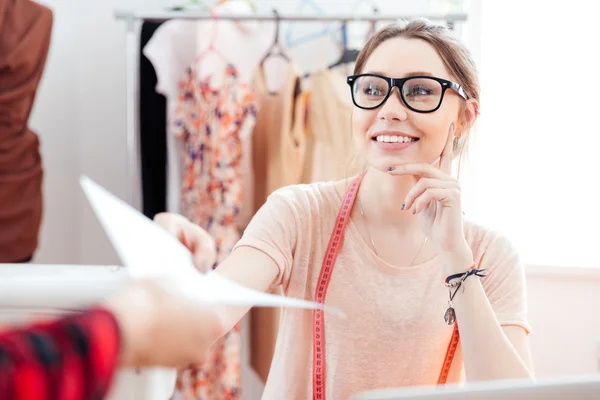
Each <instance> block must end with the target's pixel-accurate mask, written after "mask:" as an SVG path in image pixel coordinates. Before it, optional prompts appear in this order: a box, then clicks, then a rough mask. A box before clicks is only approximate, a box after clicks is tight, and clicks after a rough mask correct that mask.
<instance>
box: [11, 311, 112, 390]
mask: <svg viewBox="0 0 600 400" xmlns="http://www.w3.org/2000/svg"><path fill="white" fill-rule="evenodd" d="M119 349H120V335H119V327H118V324H117V321H116V319H115V317H114V315H113V314H111V313H110V312H109V311H108V310H106V309H104V308H101V307H96V308H92V309H90V310H88V311H86V312H83V313H80V314H73V315H69V316H66V317H63V318H60V319H58V320H55V321H52V322H43V323H35V324H30V325H28V326H25V327H21V328H18V329H6V330H3V331H1V332H0V398H2V399H6V400H12V399H15V400H21V399H23V400H25V399H27V400H46V399H47V400H50V399H64V400H80V399H102V398H104V397H105V396H106V394H107V392H108V389H109V388H110V384H111V381H112V379H113V376H114V371H115V368H116V366H117V361H118V355H119Z"/></svg>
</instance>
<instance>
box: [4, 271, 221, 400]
mask: <svg viewBox="0 0 600 400" xmlns="http://www.w3.org/2000/svg"><path fill="white" fill-rule="evenodd" d="M222 329H224V328H223V322H222V318H221V317H220V315H219V312H218V311H217V309H214V308H205V307H203V306H201V305H199V304H198V303H195V302H192V301H190V300H188V299H186V298H184V297H182V296H179V295H177V293H176V291H175V290H172V289H171V288H169V286H168V282H160V283H159V282H155V281H150V280H148V281H143V282H139V283H133V284H130V285H129V286H127V287H126V288H124V289H122V290H121V291H119V292H118V293H116V294H114V295H113V296H111V297H109V298H108V299H106V300H104V301H102V302H100V303H98V304H97V305H95V306H93V307H91V308H89V309H87V310H86V311H84V312H81V313H77V314H72V315H68V316H65V317H62V318H59V319H56V320H53V321H47V322H35V323H30V324H28V325H26V326H21V327H11V328H7V327H4V328H0V399H2V400H47V399H57V400H89V399H102V398H104V397H105V396H106V394H107V393H108V391H109V389H110V386H111V382H112V379H113V376H114V373H115V370H116V368H121V367H124V368H127V367H131V368H144V367H153V366H160V367H172V368H181V367H185V366H187V365H190V364H198V363H201V362H202V361H203V359H204V354H205V352H206V351H208V349H209V347H210V346H211V345H212V343H213V339H214V338H216V337H217V335H218V333H219V332H221V330H222ZM157 343H160V346H157V345H156V344H157Z"/></svg>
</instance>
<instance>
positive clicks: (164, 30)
mask: <svg viewBox="0 0 600 400" xmlns="http://www.w3.org/2000/svg"><path fill="white" fill-rule="evenodd" d="M195 49H196V24H195V22H194V21H182V20H170V21H167V22H165V23H163V24H162V25H161V26H160V27H159V28H158V29H157V30H156V32H154V34H153V35H152V38H150V40H149V41H148V43H147V44H146V45H145V46H144V49H143V50H142V52H143V54H144V56H145V57H146V58H147V59H148V60H149V61H150V62H151V63H152V66H153V68H154V71H155V73H156V88H155V90H156V92H157V93H159V94H161V95H163V96H165V99H166V106H167V116H166V123H165V130H166V146H167V167H166V168H167V170H166V204H165V208H166V210H167V211H169V212H175V213H180V212H181V185H182V165H181V164H182V162H183V160H182V157H181V154H182V152H183V144H182V142H181V140H177V139H176V137H175V135H174V134H173V131H172V128H171V127H172V122H173V115H174V112H175V107H176V106H177V92H178V90H179V82H180V81H181V79H182V77H183V76H184V74H185V70H186V68H187V67H189V66H190V65H192V64H193V62H194V57H195V56H196V53H195Z"/></svg>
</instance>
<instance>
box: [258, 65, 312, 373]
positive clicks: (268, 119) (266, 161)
mask: <svg viewBox="0 0 600 400" xmlns="http://www.w3.org/2000/svg"><path fill="white" fill-rule="evenodd" d="M280 70H281V71H282V72H279V70H274V69H273V68H269V69H267V68H266V65H261V66H260V67H259V68H258V69H257V71H256V73H255V76H254V79H253V84H252V89H253V91H254V93H255V95H256V96H257V102H258V110H259V111H258V118H257V122H256V126H255V128H254V132H253V134H252V140H253V150H252V157H253V166H254V182H255V183H254V209H253V212H252V215H253V214H254V212H255V211H256V210H257V209H258V208H260V207H261V206H262V205H263V204H264V202H265V200H266V198H267V196H268V195H269V194H270V193H271V192H273V191H274V190H277V189H279V188H281V187H283V186H287V185H291V184H296V183H301V182H302V174H303V170H304V162H305V157H306V141H307V135H308V132H307V128H308V124H307V120H306V113H307V106H308V98H309V94H308V93H307V92H302V91H301V88H300V79H299V77H298V75H297V73H296V70H295V68H294V66H293V65H291V64H286V65H285V66H284V68H283V69H280ZM267 71H268V72H267ZM273 71H275V72H276V74H275V76H277V74H278V75H280V76H281V80H280V83H279V85H274V84H273V83H272V82H273V81H274V79H273V80H271V79H272V78H273V74H272V72H273ZM267 76H268V77H269V81H267ZM273 86H278V87H279V90H277V91H273V90H272V88H273ZM274 293H275V294H279V293H278V292H277V291H276V292H274ZM278 324H279V309H277V308H254V309H252V310H251V311H250V365H251V367H252V368H253V369H254V371H255V372H256V373H257V375H258V376H259V377H260V378H261V380H262V381H263V382H265V381H266V380H267V376H268V375H269V369H270V366H271V359H272V358H273V353H274V351H275V341H276V339H277V332H278Z"/></svg>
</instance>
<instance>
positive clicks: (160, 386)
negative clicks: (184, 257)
mask: <svg viewBox="0 0 600 400" xmlns="http://www.w3.org/2000/svg"><path fill="white" fill-rule="evenodd" d="M129 282H131V278H130V277H129V275H128V274H127V270H126V269H125V268H122V267H116V266H92V265H39V264H0V322H1V323H3V324H6V323H21V322H27V321H31V320H34V319H36V318H40V317H47V316H56V315H61V314H65V313H69V312H73V311H79V310H82V309H84V308H85V307H87V306H90V305H92V304H94V303H96V302H97V301H99V300H100V299H103V298H105V297H106V296H108V295H110V294H111V293H114V292H115V291H116V290H118V289H119V288H122V287H123V286H124V285H126V284H127V283H129ZM175 376H176V371H175V370H171V369H149V370H144V371H141V372H140V373H139V374H138V373H136V372H134V371H132V370H120V371H118V372H117V374H116V376H115V380H114V382H113V387H112V389H111V393H110V395H109V397H108V398H109V399H110V400H131V399H139V400H167V399H168V398H169V397H170V395H171V393H172V391H173V387H174V383H175Z"/></svg>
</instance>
